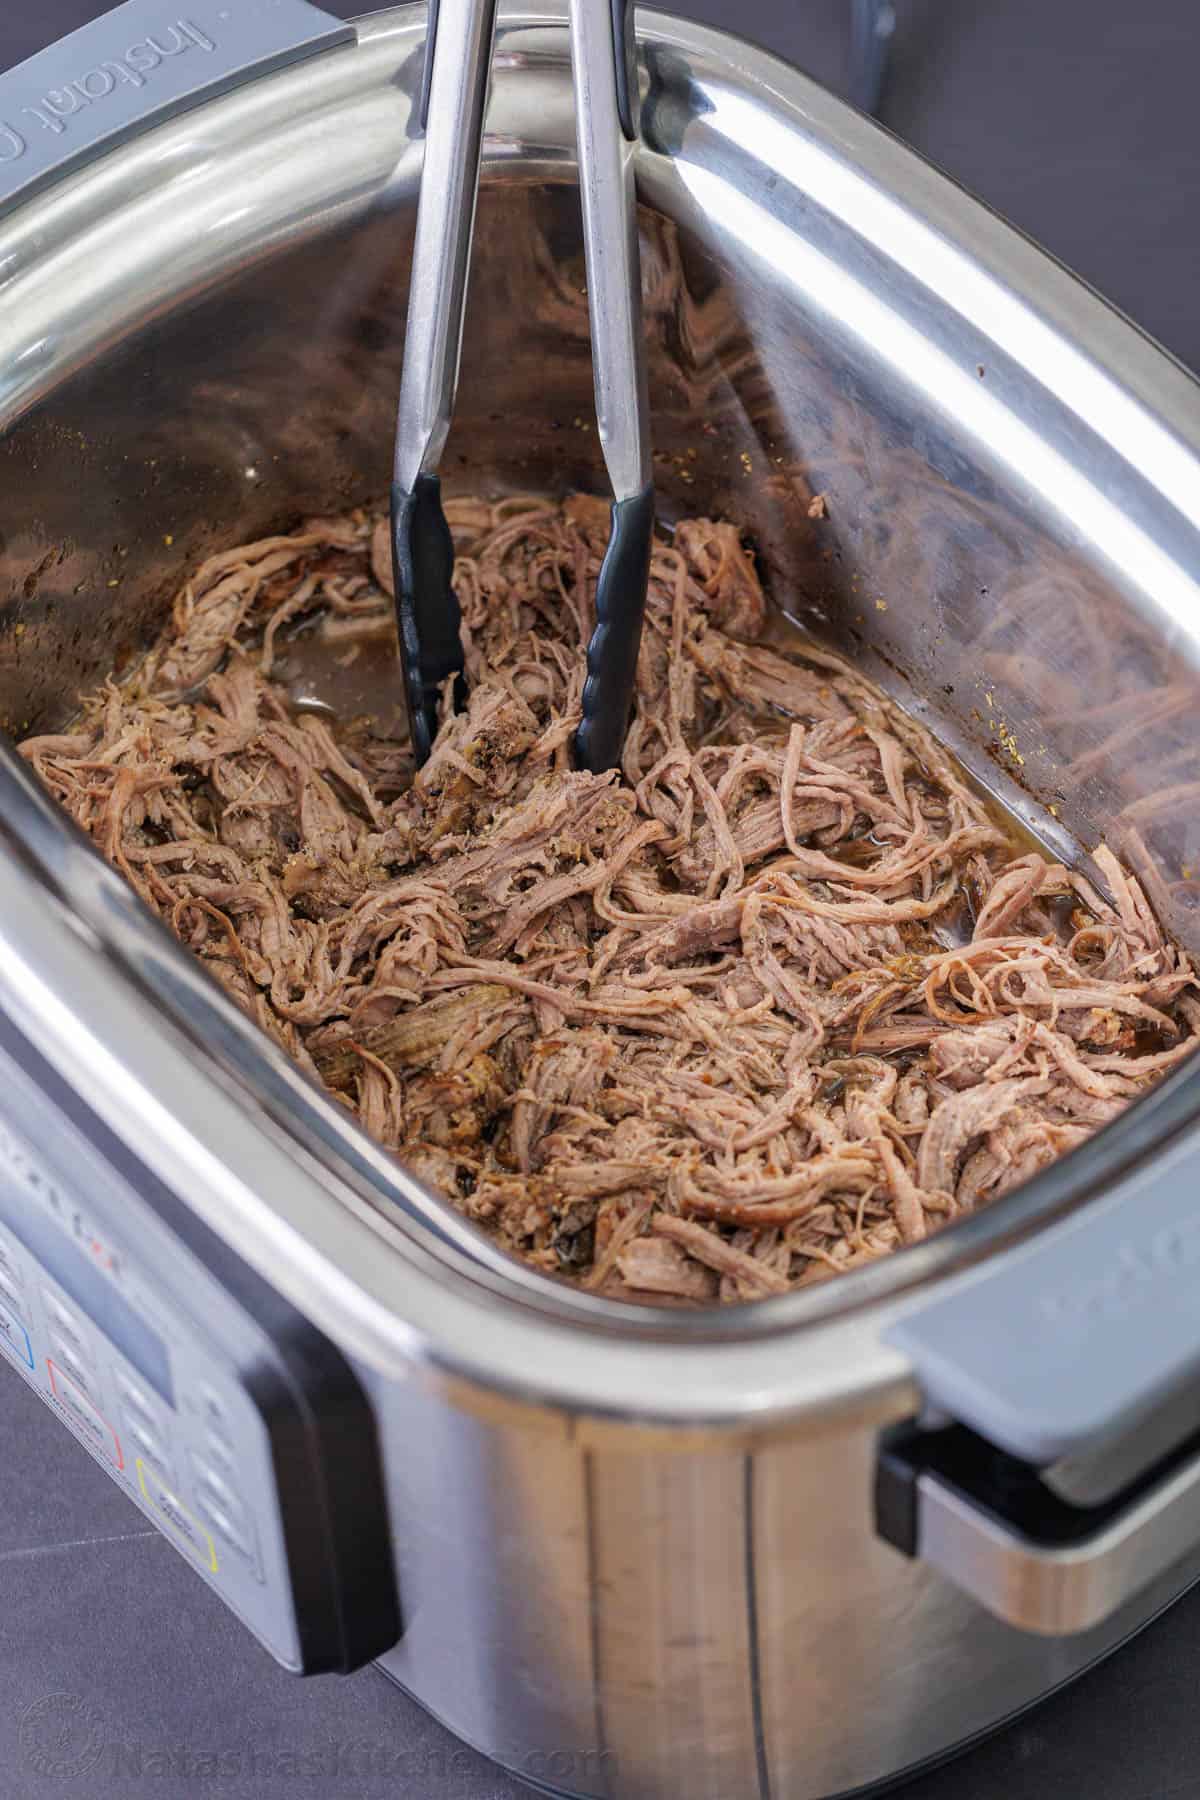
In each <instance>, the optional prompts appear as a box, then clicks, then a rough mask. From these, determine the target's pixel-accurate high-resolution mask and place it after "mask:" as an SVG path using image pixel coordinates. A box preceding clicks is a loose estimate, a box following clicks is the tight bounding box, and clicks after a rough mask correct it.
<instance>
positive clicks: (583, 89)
mask: <svg viewBox="0 0 1200 1800" xmlns="http://www.w3.org/2000/svg"><path fill="white" fill-rule="evenodd" d="M569 10H570V18H571V69H572V75H573V78H574V83H575V132H576V142H577V146H578V154H579V194H580V200H581V203H582V207H583V242H584V263H585V268H586V270H587V303H588V318H589V323H590V329H591V343H592V365H593V380H594V386H595V391H596V426H597V430H598V431H599V433H600V444H601V447H602V449H603V451H604V463H605V467H606V468H607V470H608V475H609V480H610V481H611V483H612V490H613V494H614V496H615V498H616V499H618V500H632V499H633V498H634V497H635V496H636V495H638V494H640V493H641V492H642V490H643V489H644V488H646V487H648V486H649V485H650V483H651V481H652V479H653V475H652V471H651V467H650V404H649V397H648V395H647V391H646V357H645V353H644V349H643V338H644V332H643V326H642V265H641V256H640V254H639V250H638V224H637V196H636V194H635V192H634V158H635V151H636V145H635V144H634V143H631V142H630V141H629V140H628V139H627V138H626V136H625V133H624V131H623V130H622V128H621V118H620V112H619V109H618V104H617V81H616V75H615V71H614V55H615V53H616V45H615V44H614V39H613V3H612V0H571V3H570V8H569ZM635 77H636V65H635ZM630 86H631V92H632V93H633V94H634V95H636V91H637V90H636V80H635V82H634V83H631V84H630ZM637 111H638V108H637V106H636V102H635V108H634V116H633V125H634V128H635V130H636V128H637V123H638V120H637Z"/></svg>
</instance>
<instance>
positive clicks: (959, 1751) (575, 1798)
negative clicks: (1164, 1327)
mask: <svg viewBox="0 0 1200 1800" xmlns="http://www.w3.org/2000/svg"><path fill="white" fill-rule="evenodd" d="M1198 1585H1200V1576H1197V1577H1193V1579H1192V1580H1191V1581H1189V1582H1187V1583H1185V1585H1184V1586H1183V1587H1182V1588H1180V1590H1179V1592H1178V1593H1176V1594H1172V1596H1171V1598H1170V1599H1169V1600H1166V1601H1164V1603H1163V1604H1162V1605H1161V1606H1159V1607H1156V1608H1155V1610H1154V1611H1153V1612H1151V1613H1149V1614H1147V1616H1146V1617H1145V1618H1144V1619H1141V1620H1139V1621H1138V1623H1137V1624H1136V1625H1134V1626H1133V1627H1132V1629H1131V1630H1129V1631H1127V1632H1126V1633H1125V1635H1124V1636H1123V1637H1121V1638H1119V1639H1118V1640H1117V1641H1116V1643H1114V1644H1112V1645H1110V1646H1109V1648H1108V1649H1107V1650H1105V1651H1103V1652H1102V1653H1101V1654H1100V1655H1099V1656H1094V1657H1093V1658H1092V1660H1091V1661H1090V1662H1087V1663H1084V1664H1083V1665H1082V1666H1081V1667H1080V1668H1078V1669H1076V1670H1074V1671H1073V1672H1072V1673H1071V1674H1070V1675H1068V1676H1066V1678H1065V1679H1064V1680H1062V1681H1057V1682H1055V1683H1054V1684H1053V1686H1051V1687H1048V1688H1046V1690H1045V1691H1044V1693H1041V1694H1039V1695H1038V1696H1037V1698H1036V1699H1034V1700H1030V1701H1028V1702H1027V1703H1026V1704H1025V1705H1024V1706H1017V1707H1014V1708H1013V1710H1012V1712H1009V1713H1005V1714H1004V1715H1003V1716H1002V1717H1001V1718H999V1719H996V1720H995V1721H994V1722H993V1723H992V1724H991V1725H987V1726H985V1727H984V1728H983V1730H982V1731H975V1732H972V1733H971V1735H970V1736H969V1737H965V1738H960V1739H959V1741H958V1742H957V1743H954V1744H950V1745H948V1746H947V1747H946V1749H944V1750H940V1751H938V1752H937V1754H936V1755H934V1756H926V1757H923V1758H922V1760H921V1761H920V1762H915V1763H909V1764H908V1766H907V1767H906V1768H904V1769H900V1770H899V1771H898V1772H897V1773H896V1774H894V1775H885V1776H884V1777H883V1779H882V1780H880V1781H869V1782H867V1784H866V1785H865V1786H863V1787H855V1788H842V1789H841V1790H840V1791H839V1792H837V1793H831V1794H811V1795H805V1796H804V1800H879V1796H881V1795H884V1794H894V1793H896V1792H898V1791H899V1789H901V1788H903V1787H904V1786H906V1784H907V1783H908V1782H910V1781H917V1780H919V1779H920V1777H921V1776H922V1775H930V1774H932V1773H933V1772H934V1771H935V1770H936V1769H940V1768H942V1767H943V1766H944V1765H945V1764H946V1763H951V1762H956V1761H957V1760H958V1758H959V1757H961V1756H966V1755H968V1754H969V1752H970V1751H972V1750H976V1749H978V1748H979V1747H980V1745H982V1744H986V1743H987V1742H988V1740H989V1739H990V1738H994V1737H996V1736H998V1735H999V1733H1000V1732H1002V1731H1006V1730H1007V1729H1008V1728H1009V1726H1010V1725H1015V1724H1016V1723H1017V1721H1018V1720H1020V1719H1023V1718H1025V1717H1026V1716H1027V1715H1028V1714H1030V1713H1033V1712H1036V1711H1037V1709H1038V1708H1039V1707H1040V1706H1042V1705H1044V1704H1045V1702H1046V1701H1047V1700H1050V1699H1052V1698H1053V1697H1054V1695H1055V1694H1061V1693H1062V1692H1063V1691H1064V1690H1065V1689H1066V1688H1069V1687H1071V1686H1072V1685H1073V1684H1074V1683H1075V1682H1077V1681H1079V1680H1080V1679H1081V1677H1083V1676H1084V1675H1088V1674H1090V1673H1091V1671H1092V1670H1093V1669H1096V1668H1099V1666H1100V1664H1101V1663H1103V1662H1107V1661H1108V1659H1109V1657H1110V1656H1113V1655H1115V1654H1116V1652H1117V1651H1119V1650H1123V1649H1124V1648H1125V1646H1126V1644H1130V1643H1132V1642H1133V1640H1134V1638H1137V1637H1140V1636H1141V1634H1142V1633H1143V1632H1144V1631H1145V1630H1146V1629H1147V1627H1148V1626H1150V1625H1153V1624H1154V1623H1155V1622H1156V1621H1157V1620H1158V1619H1161V1618H1162V1616H1163V1614H1164V1613H1167V1612H1169V1611H1170V1610H1171V1608H1172V1607H1173V1606H1174V1605H1175V1604H1176V1602H1177V1601H1179V1600H1182V1599H1183V1597H1184V1595H1185V1594H1188V1593H1190V1592H1191V1590H1192V1588H1193V1587H1196V1586H1198ZM375 1667H376V1669H377V1670H378V1672H379V1673H380V1674H381V1675H383V1676H384V1677H386V1679H387V1680H388V1681H389V1682H390V1683H391V1684H392V1686H393V1687H396V1688H398V1689H399V1690H400V1692H401V1693H402V1694H403V1695H405V1697H406V1698H407V1699H409V1700H411V1701H412V1702H413V1704H414V1705H415V1706H419V1707H420V1708H421V1711H422V1712H423V1713H425V1714H426V1715H427V1716H428V1717H429V1718H431V1719H432V1720H433V1721H434V1722H435V1724H438V1725H440V1726H441V1727H442V1729H443V1731H448V1732H449V1733H450V1735H451V1737H453V1738H454V1739H456V1741H457V1742H458V1743H460V1744H465V1745H466V1746H467V1748H468V1749H470V1750H474V1751H475V1752H476V1754H477V1755H479V1756H484V1757H486V1758H487V1760H488V1761H489V1762H490V1763H494V1764H495V1765H496V1767H497V1768H498V1769H503V1770H504V1772H505V1774H506V1775H511V1776H512V1778H513V1780H514V1781H519V1782H521V1783H522V1785H523V1786H525V1787H527V1788H528V1789H529V1790H530V1792H531V1793H534V1794H545V1795H547V1796H548V1797H549V1800H596V1795H595V1792H593V1793H591V1794H587V1793H584V1792H583V1791H582V1790H580V1789H579V1788H564V1787H554V1786H552V1785H551V1784H550V1783H548V1782H545V1781H539V1780H538V1779H537V1778H536V1777H534V1776H531V1775H527V1774H526V1773H525V1772H524V1771H523V1770H522V1769H520V1768H519V1767H516V1766H514V1765H513V1764H512V1763H510V1762H506V1761H505V1760H504V1758H503V1757H500V1756H496V1755H494V1754H493V1753H492V1752H491V1751H490V1750H487V1749H486V1748H485V1747H484V1746H483V1745H482V1744H480V1743H478V1742H476V1741H474V1740H473V1739H471V1738H468V1737H464V1736H463V1734H462V1733H461V1732H460V1731H457V1730H456V1729H455V1727H454V1726H453V1725H452V1724H451V1723H450V1722H449V1720H448V1719H446V1718H445V1717H443V1715H442V1714H441V1713H439V1712H438V1711H436V1709H435V1708H433V1707H432V1706H427V1705H426V1703H425V1701H424V1700H422V1698H421V1696H420V1695H419V1694H416V1693H414V1692H413V1690H412V1689H411V1688H409V1687H406V1686H405V1685H404V1683H403V1682H402V1681H398V1680H397V1679H396V1677H395V1675H393V1674H392V1672H391V1670H390V1669H388V1668H387V1667H386V1666H385V1665H384V1664H383V1663H376V1665H375ZM766 1791H767V1792H769V1793H770V1794H771V1795H772V1797H773V1800H789V1796H788V1790H787V1788H786V1787H782V1786H781V1785H780V1778H779V1775H778V1773H777V1772H772V1778H771V1780H770V1784H769V1788H768V1789H767V1790H766Z"/></svg>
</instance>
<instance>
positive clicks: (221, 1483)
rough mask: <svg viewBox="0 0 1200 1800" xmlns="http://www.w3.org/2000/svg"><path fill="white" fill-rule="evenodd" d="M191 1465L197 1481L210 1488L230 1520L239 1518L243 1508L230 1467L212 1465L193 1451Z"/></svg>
mask: <svg viewBox="0 0 1200 1800" xmlns="http://www.w3.org/2000/svg"><path fill="white" fill-rule="evenodd" d="M191 1463H192V1470H193V1472H194V1474H195V1476H196V1479H197V1481H202V1482H204V1483H206V1485H207V1486H208V1487H210V1488H212V1490H213V1492H214V1493H215V1494H216V1496H217V1498H218V1499H219V1500H220V1502H221V1505H222V1506H223V1507H224V1508H225V1511H226V1512H227V1513H229V1515H230V1516H231V1518H235V1519H237V1518H240V1517H241V1516H242V1513H243V1512H244V1510H245V1508H244V1507H243V1505H242V1502H241V1499H240V1497H239V1495H238V1492H237V1489H236V1487H235V1486H234V1480H233V1470H232V1468H231V1467H230V1465H229V1464H228V1463H226V1462H222V1463H213V1462H211V1461H210V1460H209V1459H208V1458H207V1457H206V1456H201V1455H200V1454H199V1453H198V1452H197V1451H195V1450H193V1451H192V1455H191Z"/></svg>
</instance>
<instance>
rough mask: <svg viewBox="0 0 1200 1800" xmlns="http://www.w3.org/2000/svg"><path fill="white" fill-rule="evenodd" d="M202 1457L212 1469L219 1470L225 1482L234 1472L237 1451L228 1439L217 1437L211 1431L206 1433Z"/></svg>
mask: <svg viewBox="0 0 1200 1800" xmlns="http://www.w3.org/2000/svg"><path fill="white" fill-rule="evenodd" d="M204 1455H205V1458H206V1459H207V1461H208V1462H209V1464H210V1465H211V1466H212V1467H213V1468H215V1469H219V1470H220V1471H221V1473H222V1474H223V1475H224V1476H225V1478H226V1479H227V1480H228V1478H229V1477H230V1476H231V1475H232V1474H233V1473H234V1471H235V1470H236V1467H237V1451H236V1450H235V1449H234V1447H233V1445H232V1444H231V1443H230V1441H229V1439H228V1438H223V1437H217V1436H216V1435H215V1434H214V1433H213V1432H211V1431H208V1432H206V1433H205V1435H204Z"/></svg>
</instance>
